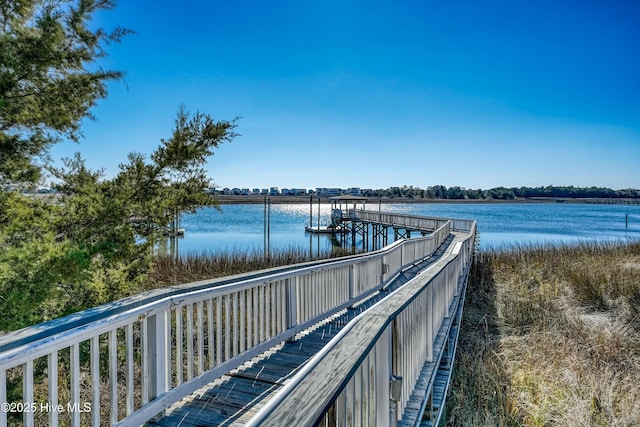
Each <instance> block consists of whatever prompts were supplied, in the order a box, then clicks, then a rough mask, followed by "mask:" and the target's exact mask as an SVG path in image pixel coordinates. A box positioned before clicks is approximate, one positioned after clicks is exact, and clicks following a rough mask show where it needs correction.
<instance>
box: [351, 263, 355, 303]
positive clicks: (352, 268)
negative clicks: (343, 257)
mask: <svg viewBox="0 0 640 427" xmlns="http://www.w3.org/2000/svg"><path fill="white" fill-rule="evenodd" d="M355 297H356V265H355V264H351V265H350V266H349V301H351V300H353V299H354V298H355Z"/></svg>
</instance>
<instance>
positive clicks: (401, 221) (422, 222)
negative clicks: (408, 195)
mask: <svg viewBox="0 0 640 427" xmlns="http://www.w3.org/2000/svg"><path fill="white" fill-rule="evenodd" d="M348 216H349V217H350V218H352V219H357V220H360V221H365V222H375V223H379V224H384V225H388V226H392V227H397V228H406V229H412V230H424V231H428V230H436V229H438V228H440V227H441V226H442V224H444V223H445V222H446V221H449V219H445V218H429V217H424V216H417V215H404V214H396V213H388V212H380V211H367V210H357V209H356V210H353V209H350V210H349V212H348Z"/></svg>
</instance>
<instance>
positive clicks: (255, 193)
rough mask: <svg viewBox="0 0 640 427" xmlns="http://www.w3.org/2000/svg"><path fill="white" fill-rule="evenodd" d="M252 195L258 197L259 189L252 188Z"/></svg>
mask: <svg viewBox="0 0 640 427" xmlns="http://www.w3.org/2000/svg"><path fill="white" fill-rule="evenodd" d="M253 195H254V196H259V195H260V189H259V188H254V189H253Z"/></svg>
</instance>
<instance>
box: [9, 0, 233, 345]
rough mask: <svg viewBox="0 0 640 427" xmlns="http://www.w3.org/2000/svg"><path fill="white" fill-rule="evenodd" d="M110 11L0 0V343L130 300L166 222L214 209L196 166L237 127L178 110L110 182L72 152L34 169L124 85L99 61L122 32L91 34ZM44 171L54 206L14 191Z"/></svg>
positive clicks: (108, 0) (102, 0)
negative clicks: (161, 135)
mask: <svg viewBox="0 0 640 427" xmlns="http://www.w3.org/2000/svg"><path fill="white" fill-rule="evenodd" d="M114 6H115V2H114V1H112V0H20V1H15V0H14V1H9V0H0V334H1V333H2V332H3V331H8V330H13V329H17V328H20V327H23V326H27V325H31V324H34V323H38V322H42V321H44V320H48V319H52V318H55V317H58V316H60V315H64V314H68V313H71V312H74V311H77V310H81V309H85V308H88V307H91V306H95V305H97V304H101V303H105V302H109V301H112V300H114V299H118V298H121V297H123V296H125V295H128V294H131V293H133V292H136V291H137V289H138V288H137V287H138V285H139V284H140V283H141V281H142V280H143V279H144V277H145V275H146V274H147V273H148V271H149V270H150V268H151V266H152V263H151V260H152V249H153V248H154V245H156V244H157V242H158V238H160V237H161V236H162V233H163V231H164V229H165V227H166V226H167V224H168V223H169V222H170V221H171V220H172V219H173V218H174V217H175V216H176V215H179V214H180V213H182V212H194V211H195V210H196V209H198V208H199V207H201V206H204V205H212V204H213V205H215V200H214V199H213V198H212V196H210V195H208V194H206V193H205V192H204V190H205V189H206V188H208V187H210V186H211V182H210V179H209V178H208V176H207V174H206V170H205V164H206V160H207V158H208V157H209V156H211V155H212V154H213V150H214V149H215V148H217V147H218V146H219V145H220V144H221V143H223V142H225V141H230V140H231V139H232V138H233V137H235V136H236V134H235V132H234V128H235V122H234V121H231V122H229V121H214V120H213V119H212V118H211V117H210V116H209V115H207V114H203V113H199V112H197V113H196V114H193V115H191V114H189V113H188V112H187V111H186V110H185V108H184V107H180V109H179V111H178V115H177V119H176V124H175V128H174V130H173V132H172V134H171V136H170V137H169V138H168V139H166V140H161V141H160V145H159V147H158V149H157V150H155V151H154V152H153V153H151V154H150V155H149V156H148V157H147V156H145V155H144V154H141V153H131V154H129V156H128V159H127V161H126V162H124V163H123V164H121V165H120V170H119V172H118V173H117V175H116V176H115V177H113V178H110V179H106V178H105V177H104V175H103V172H102V171H92V170H89V169H88V168H87V167H86V165H85V163H84V160H83V159H82V157H81V156H80V154H77V155H76V156H75V157H73V158H70V159H65V161H64V165H63V166H62V167H60V168H50V167H46V168H45V167H44V166H43V165H42V164H39V163H38V159H39V158H42V157H43V156H46V154H47V150H48V148H49V147H50V146H51V145H52V144H55V143H57V142H59V141H61V140H62V138H68V139H71V140H75V141H78V140H79V138H80V137H81V124H82V121H83V120H84V119H85V118H91V117H92V115H91V112H90V109H91V107H92V106H93V105H95V103H96V101H97V100H99V99H101V98H104V97H106V95H107V86H106V85H107V83H108V82H109V81H111V80H114V79H120V78H122V75H123V74H122V73H121V72H119V71H110V70H102V69H101V68H99V67H98V66H97V65H96V61H97V60H98V59H99V58H102V57H104V56H105V55H106V51H105V47H106V46H107V45H108V44H109V43H112V42H118V41H120V39H121V38H122V37H123V36H124V35H126V34H127V33H128V32H129V31H128V30H124V29H121V28H117V29H115V30H114V31H111V32H107V31H105V30H103V29H96V30H94V29H91V27H90V25H89V24H90V20H91V17H92V15H94V14H95V13H96V12H97V11H99V10H104V9H110V8H112V7H114ZM45 170H47V171H48V172H49V173H51V174H52V175H53V176H54V177H55V178H56V179H57V180H58V184H57V189H58V190H59V197H58V199H57V200H56V201H55V202H52V201H50V200H49V201H47V200H40V199H36V198H33V197H29V196H26V195H24V194H21V193H19V192H18V191H15V188H20V185H16V184H32V183H35V182H37V181H38V180H39V179H40V177H41V176H42V174H43V172H44V171H45ZM8 184H11V185H8ZM9 188H14V190H12V191H8V189H9Z"/></svg>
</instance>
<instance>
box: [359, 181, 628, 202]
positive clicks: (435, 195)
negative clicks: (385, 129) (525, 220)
mask: <svg viewBox="0 0 640 427" xmlns="http://www.w3.org/2000/svg"><path fill="white" fill-rule="evenodd" d="M363 195H364V196H368V197H389V198H401V197H402V198H408V199H443V200H465V199H466V200H514V199H516V198H572V199H578V198H598V199H601V198H602V199H611V198H614V199H615V198H632V199H638V198H640V190H637V189H632V188H627V189H622V190H612V189H610V188H604V187H574V186H566V187H565V186H553V185H549V186H546V187H511V188H506V187H495V188H490V189H488V190H483V189H481V188H478V189H472V188H463V187H458V186H454V187H448V188H447V187H445V186H444V185H432V186H429V187H426V188H418V187H413V186H410V185H403V186H402V187H389V188H387V189H386V190H383V189H378V190H366V191H364V192H363Z"/></svg>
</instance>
